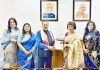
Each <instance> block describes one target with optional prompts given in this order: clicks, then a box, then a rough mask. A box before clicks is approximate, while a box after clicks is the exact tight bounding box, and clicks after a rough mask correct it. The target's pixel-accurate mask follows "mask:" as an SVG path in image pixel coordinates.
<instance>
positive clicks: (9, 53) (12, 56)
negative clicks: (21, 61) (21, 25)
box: [1, 30, 21, 68]
mask: <svg viewBox="0 0 100 70" xmlns="http://www.w3.org/2000/svg"><path fill="white" fill-rule="evenodd" d="M11 39H16V40H17V41H18V42H20V40H21V34H20V31H19V30H16V31H15V32H11V33H9V32H7V30H5V32H4V34H3V37H2V42H1V46H2V47H3V51H4V61H3V63H4V68H14V67H18V57H17V44H16V43H14V42H11V41H10V40H11Z"/></svg>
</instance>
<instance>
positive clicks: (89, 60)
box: [83, 21, 100, 69]
mask: <svg viewBox="0 0 100 70" xmlns="http://www.w3.org/2000/svg"><path fill="white" fill-rule="evenodd" d="M83 41H84V43H85V47H86V49H88V53H85V54H84V55H85V62H86V66H87V67H88V68H89V69H95V68H98V66H97V61H98V60H97V55H98V53H99V50H100V48H99V31H97V30H96V26H95V23H94V22H93V21H89V22H88V23H87V25H86V28H85V33H84V37H83Z"/></svg>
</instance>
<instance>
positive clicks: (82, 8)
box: [79, 4, 86, 13]
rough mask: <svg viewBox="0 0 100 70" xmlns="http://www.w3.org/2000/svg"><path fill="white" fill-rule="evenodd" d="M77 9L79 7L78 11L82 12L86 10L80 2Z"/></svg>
mask: <svg viewBox="0 0 100 70" xmlns="http://www.w3.org/2000/svg"><path fill="white" fill-rule="evenodd" d="M79 9H80V12H82V13H84V12H85V10H86V6H85V4H81V5H80V7H79Z"/></svg>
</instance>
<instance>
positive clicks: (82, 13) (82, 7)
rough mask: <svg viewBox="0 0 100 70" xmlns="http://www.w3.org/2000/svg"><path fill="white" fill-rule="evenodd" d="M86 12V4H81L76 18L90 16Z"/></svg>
mask: <svg viewBox="0 0 100 70" xmlns="http://www.w3.org/2000/svg"><path fill="white" fill-rule="evenodd" d="M85 12H86V6H85V4H83V3H82V4H80V6H79V11H78V12H76V18H88V14H87V13H85Z"/></svg>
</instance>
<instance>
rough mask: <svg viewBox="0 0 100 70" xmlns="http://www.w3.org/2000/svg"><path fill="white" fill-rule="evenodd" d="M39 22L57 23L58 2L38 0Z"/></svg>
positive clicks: (56, 0) (54, 0) (55, 0)
mask: <svg viewBox="0 0 100 70" xmlns="http://www.w3.org/2000/svg"><path fill="white" fill-rule="evenodd" d="M40 20H41V21H58V0H40Z"/></svg>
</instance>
